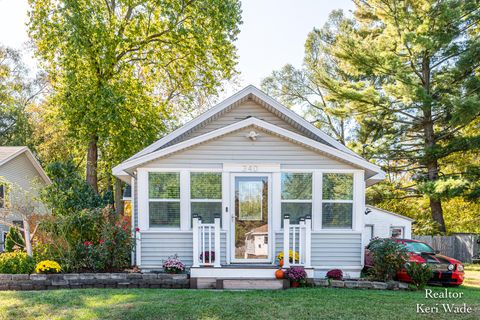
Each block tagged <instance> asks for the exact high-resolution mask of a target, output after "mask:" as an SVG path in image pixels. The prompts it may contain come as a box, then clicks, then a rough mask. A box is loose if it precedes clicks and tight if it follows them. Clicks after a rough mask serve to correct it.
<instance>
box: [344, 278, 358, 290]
mask: <svg viewBox="0 0 480 320" xmlns="http://www.w3.org/2000/svg"><path fill="white" fill-rule="evenodd" d="M344 283H345V288H351V289H353V288H358V281H352V280H345V281H344Z"/></svg>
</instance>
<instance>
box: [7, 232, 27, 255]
mask: <svg viewBox="0 0 480 320" xmlns="http://www.w3.org/2000/svg"><path fill="white" fill-rule="evenodd" d="M24 248H25V241H24V240H23V237H22V234H21V233H20V230H18V228H17V227H14V228H10V230H9V231H8V233H7V237H6V238H5V251H6V252H14V251H17V250H24Z"/></svg>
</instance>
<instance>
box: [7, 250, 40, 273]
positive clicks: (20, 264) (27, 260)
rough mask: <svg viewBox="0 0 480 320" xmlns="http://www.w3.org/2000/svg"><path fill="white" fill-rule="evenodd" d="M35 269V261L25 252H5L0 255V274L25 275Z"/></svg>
mask: <svg viewBox="0 0 480 320" xmlns="http://www.w3.org/2000/svg"><path fill="white" fill-rule="evenodd" d="M34 269H35V260H34V259H33V258H32V257H29V256H28V255H27V254H26V253H25V252H22V251H17V252H5V253H1V254H0V273H13V274H17V273H18V274H19V273H27V274H30V273H32V272H33V270H34Z"/></svg>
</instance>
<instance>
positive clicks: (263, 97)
mask: <svg viewBox="0 0 480 320" xmlns="http://www.w3.org/2000/svg"><path fill="white" fill-rule="evenodd" d="M249 94H253V95H255V96H257V97H258V98H259V99H260V100H263V101H264V102H265V103H267V104H268V105H270V106H272V107H273V108H274V109H276V110H277V111H278V112H280V113H282V114H284V115H286V116H287V117H289V118H290V119H292V120H293V121H295V122H296V123H298V124H299V125H301V126H303V127H304V128H306V129H307V130H308V131H310V132H312V133H313V134H314V135H316V136H318V137H319V138H321V139H322V140H324V141H326V142H327V143H329V144H331V145H332V146H334V147H335V148H337V149H339V150H341V151H344V152H346V153H349V154H351V155H354V156H356V157H359V156H358V155H356V154H355V153H354V152H353V151H352V150H350V149H348V148H347V147H345V146H344V145H343V144H341V143H340V142H338V141H337V140H335V139H333V138H332V137H330V136H329V135H327V134H326V133H324V132H323V131H321V130H320V129H318V128H317V127H315V126H314V125H313V124H311V123H310V122H308V121H307V120H305V119H304V118H302V117H301V116H299V115H298V114H296V113H295V112H294V111H292V110H290V109H288V108H287V107H285V106H284V105H282V104H281V103H279V102H278V101H276V100H275V99H273V98H272V97H270V96H268V95H267V94H266V93H264V92H263V91H261V90H259V89H258V88H256V87H255V86H253V85H249V86H247V87H245V88H244V89H242V90H240V91H239V92H237V93H235V94H234V95H232V96H231V97H229V98H227V99H225V100H223V101H222V102H220V103H219V104H217V105H215V106H214V107H212V108H211V109H209V110H207V111H206V112H204V113H202V114H201V115H200V116H198V117H196V118H195V119H193V120H191V121H189V122H187V123H186V124H185V125H183V126H181V127H180V128H178V129H176V130H174V131H173V132H171V133H169V134H167V135H166V136H165V137H163V138H161V139H160V140H158V141H156V142H154V143H152V144H151V145H150V146H148V147H146V148H145V149H143V150H142V151H140V152H138V153H136V154H135V155H133V156H132V157H130V158H129V159H127V161H128V160H131V159H134V158H138V157H140V156H143V155H145V154H147V153H150V152H153V151H155V150H157V149H158V148H160V147H162V146H163V145H165V144H167V143H169V142H170V141H172V140H174V139H176V138H178V137H179V136H181V135H182V134H184V133H186V132H188V131H189V130H191V129H193V128H194V127H196V126H197V125H199V124H201V123H202V122H204V121H206V120H208V119H209V118H211V117H212V116H214V115H215V114H217V113H220V112H222V111H223V110H225V109H226V108H228V107H229V106H231V105H232V104H234V103H235V102H237V101H239V100H241V99H243V98H245V97H246V96H248V95H249Z"/></svg>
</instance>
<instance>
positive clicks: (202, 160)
mask: <svg viewBox="0 0 480 320" xmlns="http://www.w3.org/2000/svg"><path fill="white" fill-rule="evenodd" d="M251 130H255V131H257V132H259V134H260V136H259V137H258V138H257V140H256V141H250V140H249V139H248V138H246V136H247V134H248V133H249V132H250V131H251ZM224 162H252V163H259V162H264V163H272V162H274V163H280V164H281V166H282V168H284V169H297V168H298V169H322V168H324V169H351V168H354V167H353V166H351V165H350V164H347V163H344V162H342V161H341V160H337V159H333V158H330V157H328V156H326V155H323V154H321V153H319V152H316V151H313V150H311V149H308V148H306V147H304V146H301V145H299V144H297V143H294V142H291V141H288V140H285V139H283V138H280V137H278V136H276V135H273V134H270V133H267V132H264V131H262V130H259V129H258V128H254V127H249V128H244V129H242V130H238V131H236V132H231V133H229V134H226V135H224V136H222V137H219V138H217V139H214V140H210V141H207V142H205V143H202V144H199V145H196V146H193V147H192V148H190V149H186V150H183V151H180V152H177V153H174V154H172V155H170V156H168V157H165V158H160V159H157V160H153V161H151V162H149V163H147V164H145V165H144V167H150V168H157V167H158V168H175V167H177V168H178V167H190V168H199V167H203V168H219V169H220V168H222V164H223V163H224Z"/></svg>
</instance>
